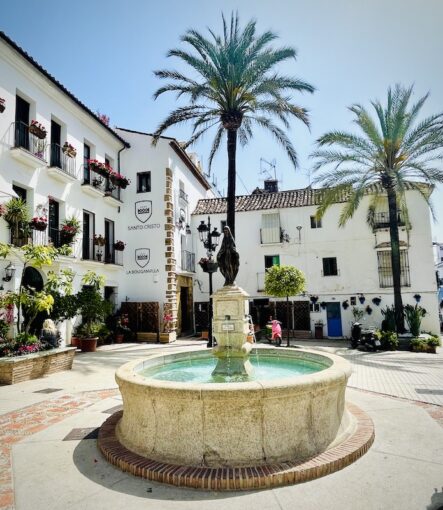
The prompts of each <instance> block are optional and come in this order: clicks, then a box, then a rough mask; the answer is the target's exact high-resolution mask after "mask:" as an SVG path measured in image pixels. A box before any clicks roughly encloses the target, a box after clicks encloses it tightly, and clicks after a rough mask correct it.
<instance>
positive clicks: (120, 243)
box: [114, 241, 126, 251]
mask: <svg viewBox="0 0 443 510" xmlns="http://www.w3.org/2000/svg"><path fill="white" fill-rule="evenodd" d="M125 246H126V244H125V243H124V242H123V241H115V243H114V250H117V251H123V250H124V249H125Z"/></svg>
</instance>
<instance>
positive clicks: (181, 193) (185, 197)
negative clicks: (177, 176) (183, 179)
mask: <svg viewBox="0 0 443 510" xmlns="http://www.w3.org/2000/svg"><path fill="white" fill-rule="evenodd" d="M178 196H179V198H180V199H181V200H183V202H186V203H188V194H187V193H185V191H184V190H182V189H181V190H180V191H179V194H178Z"/></svg>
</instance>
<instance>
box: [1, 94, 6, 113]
mask: <svg viewBox="0 0 443 510" xmlns="http://www.w3.org/2000/svg"><path fill="white" fill-rule="evenodd" d="M5 108H6V107H5V100H4V99H3V98H2V97H0V113H3V112H4V111H5Z"/></svg>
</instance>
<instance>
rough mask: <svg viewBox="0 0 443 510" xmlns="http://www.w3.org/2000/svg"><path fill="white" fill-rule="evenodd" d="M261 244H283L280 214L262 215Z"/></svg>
mask: <svg viewBox="0 0 443 510" xmlns="http://www.w3.org/2000/svg"><path fill="white" fill-rule="evenodd" d="M260 233H261V244H271V243H281V230H280V214H279V213H274V214H262V217H261V231H260Z"/></svg>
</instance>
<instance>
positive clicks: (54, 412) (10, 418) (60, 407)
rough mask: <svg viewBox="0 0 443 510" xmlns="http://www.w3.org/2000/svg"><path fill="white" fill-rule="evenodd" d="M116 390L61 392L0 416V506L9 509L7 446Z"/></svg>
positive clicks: (11, 503)
mask: <svg viewBox="0 0 443 510" xmlns="http://www.w3.org/2000/svg"><path fill="white" fill-rule="evenodd" d="M117 393H118V390H117V389H111V390H99V391H89V392H85V393H83V394H81V395H76V396H74V395H62V396H60V397H58V398H55V399H51V400H44V401H43V402H39V403H38V404H34V405H30V406H27V407H24V408H23V409H19V410H17V411H13V412H10V413H6V414H3V415H1V416H0V509H1V510H13V508H14V487H13V480H12V466H11V447H12V445H13V444H15V443H18V442H19V441H21V440H22V439H23V438H24V437H26V436H30V435H32V434H35V433H37V432H40V431H41V430H44V429H46V428H48V427H50V426H51V425H54V424H55V423H58V422H60V421H62V420H64V419H65V418H67V417H68V416H72V415H74V414H77V413H79V412H80V411H83V410H84V409H86V408H87V407H90V406H92V405H93V404H95V403H96V402H98V401H100V400H103V399H105V398H108V397H111V396H114V395H116V394H117Z"/></svg>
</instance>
